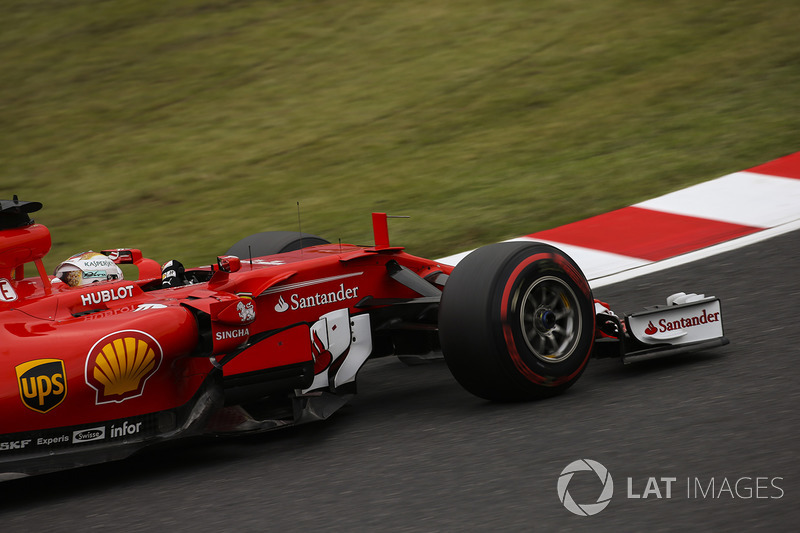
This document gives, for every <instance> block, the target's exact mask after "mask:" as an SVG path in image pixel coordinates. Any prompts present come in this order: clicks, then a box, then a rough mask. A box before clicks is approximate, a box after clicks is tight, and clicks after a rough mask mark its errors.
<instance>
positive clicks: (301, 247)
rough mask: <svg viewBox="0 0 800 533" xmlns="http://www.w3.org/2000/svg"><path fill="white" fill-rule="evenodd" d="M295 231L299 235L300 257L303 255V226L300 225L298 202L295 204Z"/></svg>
mask: <svg viewBox="0 0 800 533" xmlns="http://www.w3.org/2000/svg"><path fill="white" fill-rule="evenodd" d="M297 231H298V233H300V255H301V256H302V255H303V226H301V225H300V202H297Z"/></svg>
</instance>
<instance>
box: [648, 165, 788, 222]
mask: <svg viewBox="0 0 800 533" xmlns="http://www.w3.org/2000/svg"><path fill="white" fill-rule="evenodd" d="M635 207H642V208H645V209H652V210H655V211H663V212H665V213H672V214H676V215H686V216H692V217H699V218H706V219H710V220H717V221H721V222H729V223H733V224H743V225H745V226H754V227H757V228H772V227H775V226H780V225H781V224H787V223H789V222H793V221H795V220H800V180H798V179H792V178H778V177H775V176H767V175H764V174H755V173H753V172H736V173H734V174H729V175H727V176H723V177H721V178H717V179H714V180H711V181H707V182H705V183H700V184H699V185H694V186H692V187H687V188H686V189H682V190H680V191H676V192H673V193H669V194H665V195H664V196H659V197H658V198H653V199H652V200H647V201H644V202H642V203H639V204H636V205H635Z"/></svg>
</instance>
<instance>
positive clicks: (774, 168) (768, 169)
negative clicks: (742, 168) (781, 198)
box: [748, 152, 800, 179]
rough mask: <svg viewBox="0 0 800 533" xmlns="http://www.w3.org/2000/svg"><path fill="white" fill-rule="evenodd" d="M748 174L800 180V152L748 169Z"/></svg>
mask: <svg viewBox="0 0 800 533" xmlns="http://www.w3.org/2000/svg"><path fill="white" fill-rule="evenodd" d="M748 172H756V173H758V174H769V175H770V176H779V177H782V178H795V179H800V152H796V153H794V154H792V155H787V156H786V157H781V158H780V159H775V160H774V161H770V162H769V163H764V164H763V165H758V166H757V167H753V168H751V169H748Z"/></svg>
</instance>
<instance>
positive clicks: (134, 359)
mask: <svg viewBox="0 0 800 533" xmlns="http://www.w3.org/2000/svg"><path fill="white" fill-rule="evenodd" d="M162 358H163V354H162V351H161V346H160V345H159V344H158V342H157V341H156V340H155V339H154V338H153V337H151V336H150V335H148V334H146V333H144V332H142V331H134V330H128V331H120V332H117V333H112V334H111V335H108V336H106V337H104V338H103V339H101V340H100V341H98V342H97V343H95V345H94V346H93V347H92V350H91V351H90V352H89V356H88V357H87V359H86V382H87V383H88V384H89V385H90V386H91V387H92V388H94V389H95V390H96V391H97V403H98V404H100V403H108V402H121V401H123V400H127V399H128V398H135V397H137V396H141V395H142V393H143V392H144V385H145V382H146V381H147V379H148V378H149V377H150V376H152V375H153V374H155V372H156V370H158V367H159V366H160V365H161V360H162Z"/></svg>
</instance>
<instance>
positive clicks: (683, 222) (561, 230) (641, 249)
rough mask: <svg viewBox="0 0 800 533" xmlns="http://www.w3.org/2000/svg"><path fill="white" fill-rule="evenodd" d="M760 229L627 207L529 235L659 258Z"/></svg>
mask: <svg viewBox="0 0 800 533" xmlns="http://www.w3.org/2000/svg"><path fill="white" fill-rule="evenodd" d="M762 229H763V228H754V227H751V226H742V225H739V224H730V223H727V222H718V221H715V220H707V219H704V218H697V217H689V216H683V215H673V214H670V213H663V212H661V211H653V210H651V209H642V208H641V207H626V208H623V209H619V210H617V211H612V212H610V213H605V214H603V215H598V216H596V217H592V218H587V219H586V220H581V221H579V222H573V223H572V224H567V225H566V226H561V227H558V228H554V229H549V230H545V231H540V232H537V233H533V234H531V235H528V237H531V238H534V239H544V240H548V241H555V242H560V243H564V244H572V245H574V246H582V247H584V248H591V249H594V250H602V251H605V252H611V253H615V254H620V255H626V256H629V257H637V258H641V259H647V260H649V261H660V260H662V259H667V258H669V257H675V256H676V255H680V254H684V253H687V252H691V251H694V250H699V249H701V248H705V247H707V246H711V245H713V244H717V243H720V242H724V241H729V240H731V239H735V238H737V237H741V236H743V235H748V234H750V233H755V232H757V231H761V230H762Z"/></svg>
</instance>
